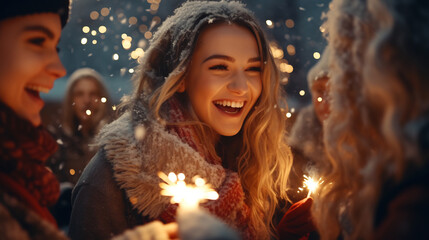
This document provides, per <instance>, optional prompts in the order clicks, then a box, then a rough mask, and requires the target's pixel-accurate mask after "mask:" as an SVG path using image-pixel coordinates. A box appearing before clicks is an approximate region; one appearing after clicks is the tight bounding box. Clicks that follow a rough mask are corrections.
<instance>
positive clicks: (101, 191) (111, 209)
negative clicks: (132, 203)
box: [69, 150, 129, 240]
mask: <svg viewBox="0 0 429 240" xmlns="http://www.w3.org/2000/svg"><path fill="white" fill-rule="evenodd" d="M126 208H127V206H126V203H125V200H124V193H123V192H122V191H121V190H120V189H119V187H118V186H117V184H116V182H115V181H114V179H113V171H112V168H111V165H110V164H109V163H108V162H107V160H106V157H105V155H104V152H103V150H100V151H99V152H98V153H97V154H96V155H95V156H94V158H93V159H92V160H91V161H90V163H89V164H88V166H87V167H86V168H85V170H84V172H83V174H82V176H81V177H80V179H79V181H78V183H77V185H76V187H75V188H74V190H73V195H72V214H71V219H70V227H69V236H70V237H71V238H72V239H79V240H85V239H91V240H96V239H110V238H112V237H113V236H115V235H118V234H120V233H122V232H124V231H125V230H126V229H127V228H129V226H128V223H127V216H126V212H127V210H126Z"/></svg>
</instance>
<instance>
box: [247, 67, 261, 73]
mask: <svg viewBox="0 0 429 240" xmlns="http://www.w3.org/2000/svg"><path fill="white" fill-rule="evenodd" d="M247 71H252V72H261V71H262V69H261V67H250V68H248V69H247Z"/></svg>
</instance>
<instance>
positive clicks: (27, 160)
mask: <svg viewBox="0 0 429 240" xmlns="http://www.w3.org/2000/svg"><path fill="white" fill-rule="evenodd" d="M56 149H57V143H56V142H55V140H54V139H53V138H52V137H51V135H49V133H48V132H47V131H46V130H45V129H44V128H42V127H37V128H36V127H34V126H33V125H32V124H31V123H30V122H28V121H26V120H23V119H21V118H19V117H18V116H17V115H16V114H15V113H14V112H13V111H12V110H11V109H9V108H8V107H6V106H5V105H3V104H0V156H1V159H0V175H1V181H0V184H1V185H0V188H1V189H2V190H3V191H6V192H8V193H10V194H11V195H13V196H15V197H17V198H18V199H19V200H21V201H22V202H23V203H24V204H25V205H27V207H29V208H31V209H33V210H35V211H36V212H38V213H39V215H41V216H42V217H44V218H46V219H47V220H49V221H51V222H53V223H55V220H53V218H52V216H51V215H50V214H49V211H47V208H46V207H48V206H51V205H53V204H54V203H55V202H56V201H57V199H58V196H59V184H58V181H57V180H56V178H55V176H54V175H53V174H52V172H51V171H49V170H48V169H47V168H46V167H45V165H44V163H45V161H46V159H47V158H48V157H49V156H51V155H52V154H53V153H54V152H55V151H56ZM52 220H53V221H52Z"/></svg>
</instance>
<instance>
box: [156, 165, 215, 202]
mask: <svg viewBox="0 0 429 240" xmlns="http://www.w3.org/2000/svg"><path fill="white" fill-rule="evenodd" d="M158 176H159V177H160V178H161V179H162V180H164V182H165V183H160V184H159V186H160V187H161V189H162V190H161V195H164V196H171V197H172V198H171V203H179V204H181V206H186V207H187V208H196V207H198V204H199V203H200V202H201V201H204V200H207V199H208V200H216V199H218V198H219V194H218V193H217V192H216V191H215V190H214V189H212V188H211V186H210V184H206V181H205V180H204V179H202V178H200V177H198V176H195V177H194V178H193V180H194V182H195V184H186V183H185V181H184V180H185V174H183V173H179V174H178V175H177V176H176V174H175V173H173V172H171V173H169V174H168V176H167V175H166V174H165V173H163V172H158Z"/></svg>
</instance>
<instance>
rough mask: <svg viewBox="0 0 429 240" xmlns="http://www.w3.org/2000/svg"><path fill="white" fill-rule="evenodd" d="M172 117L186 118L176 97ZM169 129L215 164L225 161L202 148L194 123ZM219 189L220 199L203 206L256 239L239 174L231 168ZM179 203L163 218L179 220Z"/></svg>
mask: <svg viewBox="0 0 429 240" xmlns="http://www.w3.org/2000/svg"><path fill="white" fill-rule="evenodd" d="M168 103H169V111H168V112H169V119H168V120H169V121H170V122H185V121H186V120H188V119H185V116H184V114H183V112H184V110H183V107H182V105H181V104H180V103H179V101H178V100H177V99H175V98H172V99H171V100H169V102H168ZM168 129H169V131H170V132H172V133H175V134H177V135H178V136H179V137H180V138H181V140H182V141H183V142H185V143H187V144H188V145H189V146H191V147H192V148H193V149H194V150H195V151H197V152H198V153H200V154H201V156H203V157H205V159H206V161H207V162H209V163H211V164H219V165H220V164H222V161H221V159H220V158H217V159H212V158H210V157H208V156H205V154H204V151H203V150H202V144H203V143H201V142H200V141H199V140H198V138H197V135H196V132H195V129H194V127H192V126H191V125H187V126H183V125H179V126H170V127H169V128H168ZM216 190H217V192H218V193H219V199H217V200H216V201H208V202H206V203H203V204H201V207H203V208H205V209H207V210H208V211H209V212H210V213H212V214H213V215H215V216H217V217H219V218H220V219H222V220H223V221H225V222H226V223H227V224H229V225H230V226H232V227H234V228H235V229H237V230H238V231H239V232H240V233H241V235H242V238H243V239H254V237H255V230H254V229H253V228H252V226H251V223H250V210H249V207H248V206H247V205H246V203H245V202H244V199H245V194H244V192H243V188H242V186H241V183H240V178H239V177H238V175H237V174H234V173H233V172H231V171H227V173H226V177H225V181H224V182H223V183H222V185H221V186H220V187H219V188H218V189H216ZM176 210H177V205H170V206H169V207H168V208H167V209H166V210H165V211H164V212H163V213H162V214H161V216H160V219H161V220H162V221H163V222H173V221H175V215H176Z"/></svg>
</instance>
